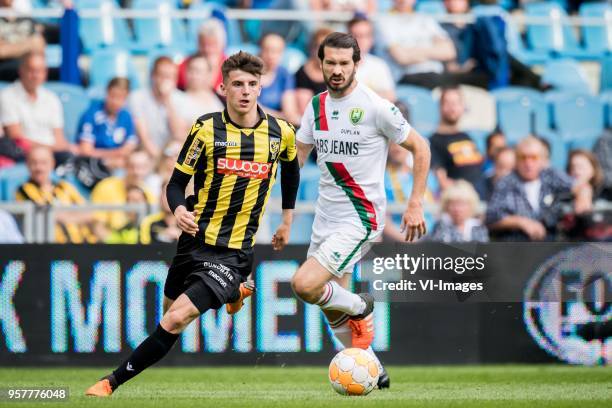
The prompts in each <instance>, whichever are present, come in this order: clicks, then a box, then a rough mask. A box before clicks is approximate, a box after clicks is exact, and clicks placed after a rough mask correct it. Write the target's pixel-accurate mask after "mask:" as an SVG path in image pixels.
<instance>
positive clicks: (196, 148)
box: [185, 139, 204, 167]
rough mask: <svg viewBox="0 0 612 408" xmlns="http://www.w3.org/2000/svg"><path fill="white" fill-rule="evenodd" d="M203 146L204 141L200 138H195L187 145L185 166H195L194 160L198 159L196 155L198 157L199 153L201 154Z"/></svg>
mask: <svg viewBox="0 0 612 408" xmlns="http://www.w3.org/2000/svg"><path fill="white" fill-rule="evenodd" d="M203 148H204V141H203V140H200V139H195V140H194V141H193V143H192V144H191V146H190V147H189V151H188V152H187V156H186V157H185V166H188V167H193V166H195V164H196V161H198V157H200V155H201V154H202V149H203Z"/></svg>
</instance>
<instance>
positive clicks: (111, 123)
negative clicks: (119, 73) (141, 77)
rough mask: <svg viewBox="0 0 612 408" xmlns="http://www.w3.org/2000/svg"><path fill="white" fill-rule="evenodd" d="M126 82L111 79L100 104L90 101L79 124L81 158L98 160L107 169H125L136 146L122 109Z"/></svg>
mask: <svg viewBox="0 0 612 408" xmlns="http://www.w3.org/2000/svg"><path fill="white" fill-rule="evenodd" d="M129 93H130V82H129V80H128V79H126V78H113V79H111V80H110V81H109V83H108V85H107V87H106V98H105V100H104V101H94V102H92V104H91V105H90V106H89V109H87V111H85V113H83V115H82V116H81V120H80V121H79V127H78V135H77V141H78V143H79V148H80V154H81V156H86V157H92V158H96V159H100V160H102V162H103V163H104V164H105V165H106V166H107V167H109V168H113V169H115V168H123V167H125V160H126V158H127V156H129V155H130V154H131V153H132V152H133V151H134V150H135V149H136V147H137V146H138V138H137V137H136V133H135V129H134V122H133V121H132V115H131V114H130V112H129V111H128V110H127V108H126V101H127V98H128V95H129Z"/></svg>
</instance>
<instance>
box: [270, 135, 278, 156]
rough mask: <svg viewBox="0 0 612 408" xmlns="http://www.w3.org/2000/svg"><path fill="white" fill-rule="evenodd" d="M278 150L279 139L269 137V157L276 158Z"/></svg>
mask: <svg viewBox="0 0 612 408" xmlns="http://www.w3.org/2000/svg"><path fill="white" fill-rule="evenodd" d="M279 151H280V140H278V139H270V159H272V160H276V158H277V157H278V152H279Z"/></svg>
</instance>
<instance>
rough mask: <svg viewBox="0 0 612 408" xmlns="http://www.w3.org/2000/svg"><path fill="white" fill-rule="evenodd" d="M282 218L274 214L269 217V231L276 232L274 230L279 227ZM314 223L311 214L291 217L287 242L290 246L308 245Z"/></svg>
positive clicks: (299, 214)
mask: <svg viewBox="0 0 612 408" xmlns="http://www.w3.org/2000/svg"><path fill="white" fill-rule="evenodd" d="M281 221H282V216H281V215H280V214H277V213H274V214H272V213H271V215H270V230H271V231H272V233H274V232H276V228H278V226H279V225H280V223H281ZM313 223H314V215H313V214H303V213H298V214H295V215H294V216H293V223H292V224H291V235H290V237H289V242H291V243H292V244H308V243H310V235H311V233H312V224H313Z"/></svg>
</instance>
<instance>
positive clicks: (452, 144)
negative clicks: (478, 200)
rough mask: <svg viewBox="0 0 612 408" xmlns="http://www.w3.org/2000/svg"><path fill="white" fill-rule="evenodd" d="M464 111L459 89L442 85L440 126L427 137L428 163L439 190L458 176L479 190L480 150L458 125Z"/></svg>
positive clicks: (481, 161)
mask: <svg viewBox="0 0 612 408" xmlns="http://www.w3.org/2000/svg"><path fill="white" fill-rule="evenodd" d="M464 111H465V104H464V101H463V95H462V93H461V90H460V89H459V88H456V87H450V88H444V89H443V90H442V92H441V94H440V126H439V127H438V130H437V132H436V133H434V134H433V135H432V136H431V138H430V145H431V163H432V164H431V167H432V169H434V173H435V175H436V177H437V178H438V183H439V184H440V188H441V189H442V191H444V190H445V189H446V188H447V187H449V186H450V185H451V184H452V183H453V182H454V181H455V180H459V179H463V180H466V181H469V182H470V183H472V185H473V186H474V188H475V189H476V191H481V190H482V183H483V175H482V163H483V157H482V154H481V153H480V152H479V151H478V147H477V146H476V143H475V142H474V140H472V138H471V137H470V136H469V135H468V134H467V133H465V132H461V131H459V128H458V124H459V120H460V119H461V116H463V113H464Z"/></svg>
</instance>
